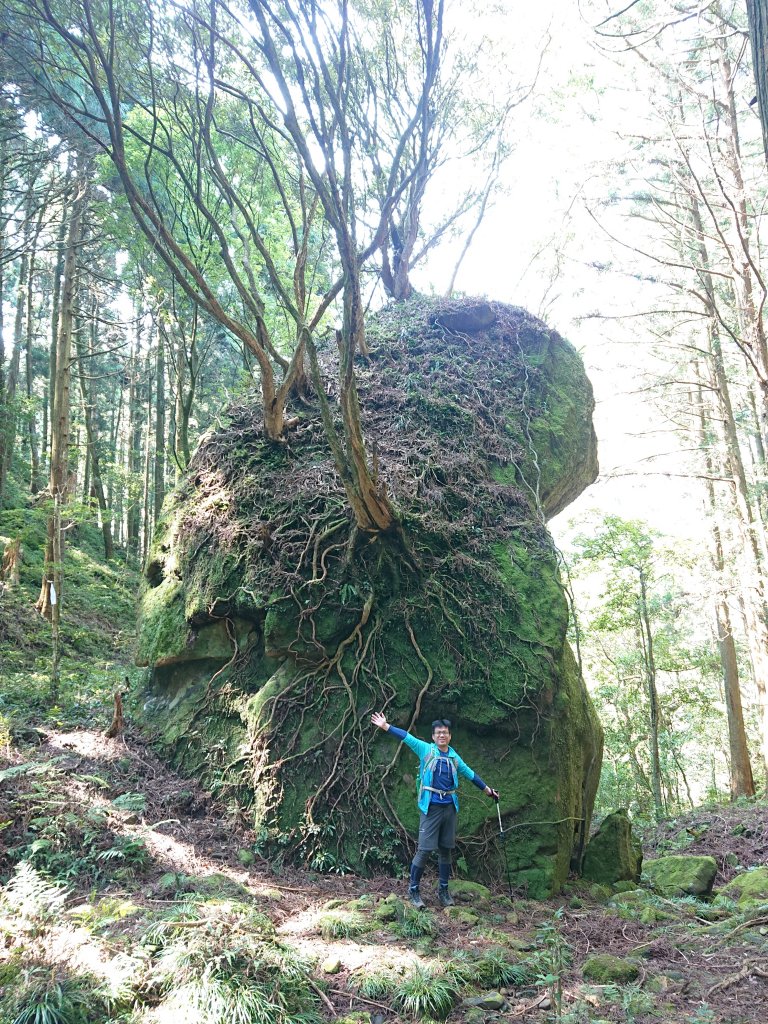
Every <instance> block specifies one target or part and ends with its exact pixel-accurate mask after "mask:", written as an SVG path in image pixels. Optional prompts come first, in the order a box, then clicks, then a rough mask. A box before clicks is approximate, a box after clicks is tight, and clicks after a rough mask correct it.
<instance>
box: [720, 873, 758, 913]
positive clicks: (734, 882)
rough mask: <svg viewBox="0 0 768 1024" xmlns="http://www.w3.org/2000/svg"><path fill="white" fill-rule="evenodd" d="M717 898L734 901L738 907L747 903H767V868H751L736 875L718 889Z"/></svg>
mask: <svg viewBox="0 0 768 1024" xmlns="http://www.w3.org/2000/svg"><path fill="white" fill-rule="evenodd" d="M718 897H725V898H726V899H731V900H736V902H737V903H738V904H739V906H744V904H747V903H768V867H766V868H752V869H751V870H750V871H744V872H743V873H742V874H740V875H736V877H735V878H732V879H731V881H730V882H728V884H727V885H724V886H723V887H722V889H720V891H719V892H718Z"/></svg>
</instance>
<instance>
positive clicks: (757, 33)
mask: <svg viewBox="0 0 768 1024" xmlns="http://www.w3.org/2000/svg"><path fill="white" fill-rule="evenodd" d="M747 16H748V18H749V39H750V42H751V43H752V64H753V67H754V71H755V84H756V85H757V109H758V111H759V113H760V123H761V125H762V126H763V149H764V150H765V155H766V159H768V0H747Z"/></svg>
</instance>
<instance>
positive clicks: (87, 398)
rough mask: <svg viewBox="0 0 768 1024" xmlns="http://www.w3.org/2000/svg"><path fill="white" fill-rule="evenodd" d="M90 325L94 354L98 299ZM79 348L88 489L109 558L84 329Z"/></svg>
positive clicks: (109, 532) (110, 546)
mask: <svg viewBox="0 0 768 1024" xmlns="http://www.w3.org/2000/svg"><path fill="white" fill-rule="evenodd" d="M91 314H92V317H91V325H90V345H89V348H90V353H89V354H90V355H91V356H92V355H93V353H94V352H95V350H96V317H95V314H96V301H95V300H94V301H93V303H92V305H91ZM75 348H76V351H77V368H78V379H79V381H80V397H81V398H82V402H83V420H84V422H85V437H86V452H87V454H88V459H87V465H89V466H90V472H91V484H90V487H89V489H88V494H89V496H91V495H92V496H93V497H94V498H95V499H96V502H97V507H98V510H99V518H100V520H101V533H102V537H103V540H104V558H105V559H106V561H109V560H110V559H111V558H112V557H113V556H114V544H113V540H112V521H111V516H110V512H109V508H108V506H107V499H106V495H105V494H104V484H103V482H102V479H101V437H100V431H99V423H98V417H97V414H96V408H95V403H94V402H93V401H92V398H91V393H90V391H89V388H88V385H87V373H86V365H85V341H84V339H83V336H82V333H81V332H78V333H77V334H76V335H75Z"/></svg>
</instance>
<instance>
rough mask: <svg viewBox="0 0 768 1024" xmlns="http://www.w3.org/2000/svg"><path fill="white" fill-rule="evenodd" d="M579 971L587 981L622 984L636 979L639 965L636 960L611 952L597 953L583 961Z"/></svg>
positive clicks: (601, 983)
mask: <svg viewBox="0 0 768 1024" xmlns="http://www.w3.org/2000/svg"><path fill="white" fill-rule="evenodd" d="M581 973H582V974H583V976H584V978H585V979H586V980H587V981H594V982H596V983H597V984H599V985H610V984H618V985H624V984H627V983H629V982H631V981H636V980H637V978H638V977H639V976H640V967H639V965H638V962H637V961H636V960H631V959H628V958H626V957H620V956H613V955H612V954H611V953H598V954H597V955H596V956H591V957H589V958H588V959H587V960H585V961H584V963H583V964H582V965H581Z"/></svg>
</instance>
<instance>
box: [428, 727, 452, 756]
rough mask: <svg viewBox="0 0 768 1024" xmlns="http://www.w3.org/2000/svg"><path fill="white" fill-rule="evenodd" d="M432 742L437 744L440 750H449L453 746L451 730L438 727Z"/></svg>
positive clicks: (433, 734)
mask: <svg viewBox="0 0 768 1024" xmlns="http://www.w3.org/2000/svg"><path fill="white" fill-rule="evenodd" d="M432 740H433V741H434V742H435V743H436V744H437V747H438V750H447V749H448V747H450V745H451V730H450V729H449V728H447V726H445V725H438V727H437V728H436V729H435V731H434V732H433V733H432Z"/></svg>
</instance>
